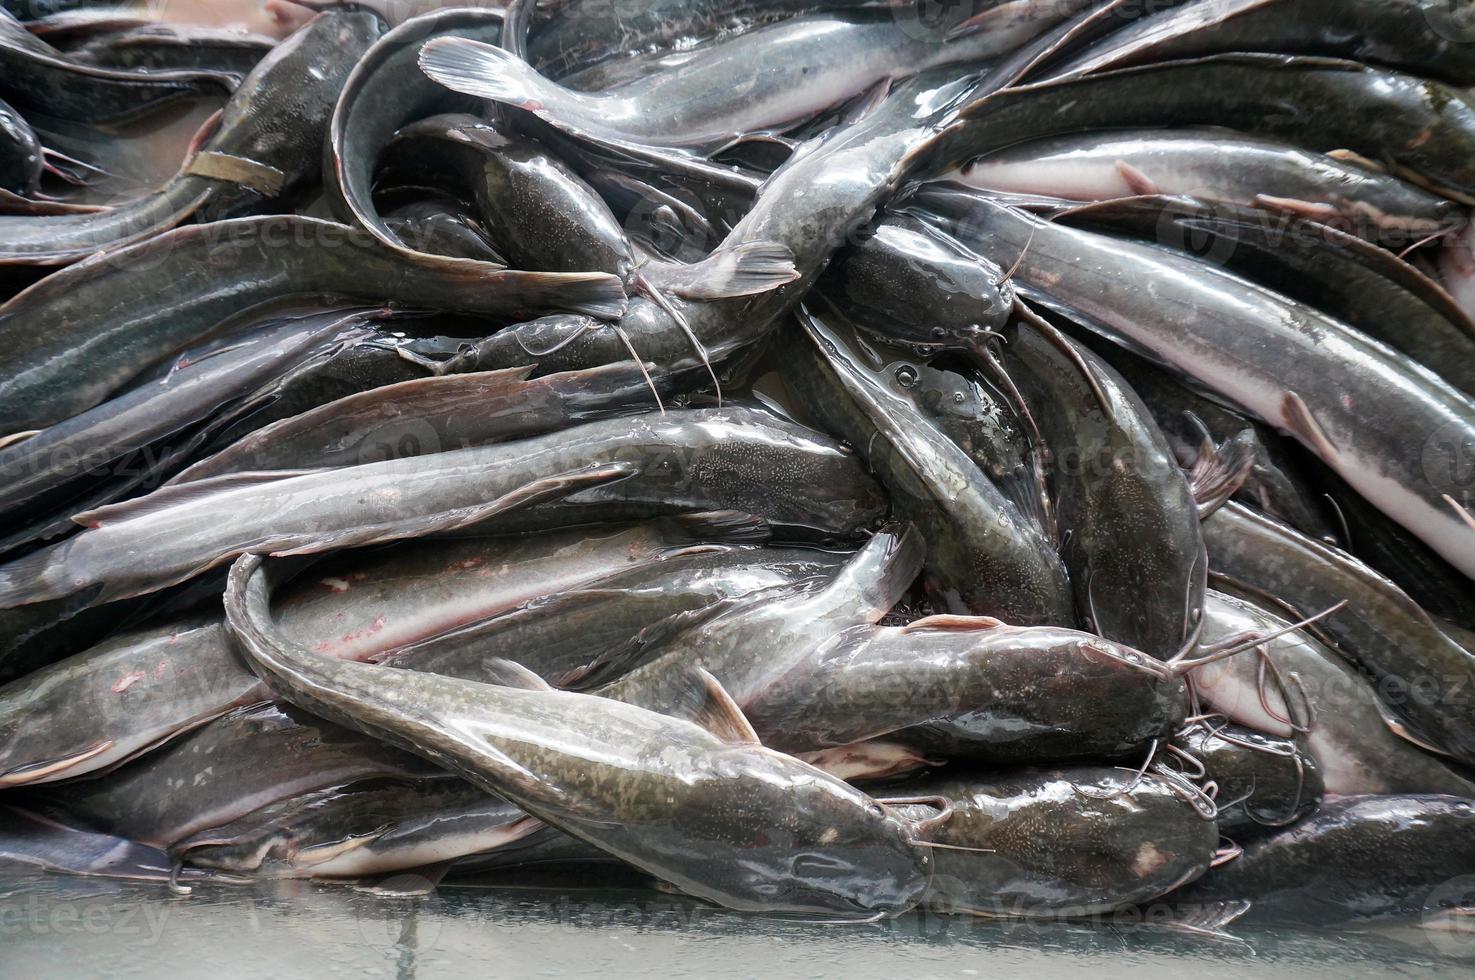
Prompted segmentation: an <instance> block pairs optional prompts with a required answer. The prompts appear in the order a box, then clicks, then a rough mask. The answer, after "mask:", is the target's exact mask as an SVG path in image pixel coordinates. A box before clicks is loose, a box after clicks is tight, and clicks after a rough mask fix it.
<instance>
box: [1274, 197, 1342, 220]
mask: <svg viewBox="0 0 1475 980" xmlns="http://www.w3.org/2000/svg"><path fill="white" fill-rule="evenodd" d="M1253 203H1254V205H1255V207H1257V208H1263V209H1265V210H1266V211H1284V212H1285V213H1286V214H1291V215H1295V216H1296V217H1298V218H1306V219H1307V220H1309V221H1326V220H1328V219H1330V218H1335V217H1336V216H1337V209H1336V208H1334V207H1332V206H1331V205H1330V204H1319V203H1317V202H1316V201H1302V200H1300V199H1299V198H1294V197H1276V196H1275V195H1273V194H1256V195H1255V199H1254V201H1253Z"/></svg>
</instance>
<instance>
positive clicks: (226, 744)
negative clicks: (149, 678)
mask: <svg viewBox="0 0 1475 980" xmlns="http://www.w3.org/2000/svg"><path fill="white" fill-rule="evenodd" d="M268 763H269V764H268ZM439 772H440V770H439V769H438V768H437V767H435V766H432V765H430V764H429V763H427V762H425V761H424V760H423V759H421V758H419V757H418V756H414V755H410V754H409V753H407V752H402V751H400V750H399V749H396V748H392V747H390V746H388V745H385V744H384V743H382V742H379V741H376V740H375V739H372V738H368V737H366V736H364V735H360V734H358V733H357V732H351V731H348V730H346V729H343V728H340V727H338V726H337V725H333V724H329V723H328V722H326V721H322V720H321V719H319V718H316V717H314V716H312V715H309V714H307V713H306V712H304V711H299V710H297V709H296V708H291V707H283V706H281V705H277V704H263V705H257V706H254V707H248V708H241V709H239V710H237V711H233V712H231V713H230V714H228V715H225V716H224V717H222V718H217V719H216V720H215V721H213V722H211V723H210V724H208V725H205V726H204V727H203V728H200V729H199V730H197V731H195V732H192V733H190V734H189V735H186V736H185V737H184V738H180V739H176V740H175V741H174V742H173V743H172V744H170V745H169V746H167V747H165V748H164V749H163V750H161V751H159V752H155V753H153V754H151V755H150V756H148V757H147V758H145V759H140V760H138V761H137V762H134V763H132V764H131V765H128V766H125V767H123V768H122V769H119V770H117V771H116V772H113V773H110V774H109V775H106V776H103V777H101V778H98V779H88V780H82V781H79V782H76V783H72V784H70V785H67V786H59V787H55V788H52V789H49V790H47V791H46V792H45V795H44V797H41V798H42V799H44V800H46V801H47V802H48V803H49V804H50V805H51V806H55V807H59V808H61V809H63V810H65V811H66V812H68V813H70V814H72V815H74V816H75V817H76V818H77V819H79V820H82V821H84V822H85V823H86V824H88V825H89V826H90V827H92V828H93V829H95V830H100V831H104V832H107V833H113V834H117V835H119V836H121V837H125V838H127V839H129V840H133V841H137V842H139V843H142V844H148V845H151V846H154V847H161V848H166V849H167V848H169V847H172V846H173V845H174V844H176V843H178V842H180V841H182V840H186V839H188V838H189V837H191V836H193V835H195V834H198V833H200V832H201V831H203V830H208V829H210V828H211V827H218V826H221V825H222V824H227V823H230V822H231V821H233V820H239V819H240V818H241V817H243V816H245V815H246V814H248V813H252V812H254V811H255V810H258V809H260V808H261V807H263V806H266V805H268V804H270V803H273V802H275V801H277V800H281V799H285V798H288V797H292V796H297V795H299V794H301V793H305V792H310V791H312V790H315V789H324V788H326V787H329V786H338V785H341V784H343V783H346V782H351V781H354V780H358V779H372V778H379V777H401V778H404V777H409V778H415V779H420V778H424V777H427V776H433V775H436V774H437V773H439Z"/></svg>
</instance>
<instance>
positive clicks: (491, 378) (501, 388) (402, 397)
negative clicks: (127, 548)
mask: <svg viewBox="0 0 1475 980" xmlns="http://www.w3.org/2000/svg"><path fill="white" fill-rule="evenodd" d="M528 373H529V369H527V368H512V369H510V370H508V371H501V372H494V373H490V374H462V375H456V374H452V375H445V376H442V377H431V378H417V379H415V380H413V381H404V382H400V383H399V384H395V385H387V386H381V387H377V388H373V389H370V390H368V391H364V392H359V393H358V394H355V395H350V396H348V397H347V398H343V399H339V400H338V401H335V402H330V403H328V404H326V405H323V406H321V407H319V408H316V409H313V410H312V411H309V412H306V413H304V414H302V415H298V416H294V417H293V418H289V419H283V420H281V421H279V422H275V423H273V424H271V425H268V426H265V427H263V428H261V429H258V430H257V431H255V432H253V433H251V434H250V435H248V436H246V437H244V438H242V439H240V440H238V441H236V442H233V443H232V444H231V445H230V446H228V447H227V448H226V449H224V450H222V451H221V452H219V453H217V454H215V455H214V456H211V457H210V458H209V459H204V460H201V461H200V462H199V463H196V464H195V465H193V466H191V467H190V468H189V469H187V470H185V471H184V472H183V473H181V474H179V476H177V477H176V478H175V479H174V480H172V481H171V482H172V483H189V482H192V481H195V480H202V479H208V478H210V477H216V476H222V475H224V474H227V473H243V472H250V471H253V470H254V471H257V472H260V471H266V470H302V469H314V468H317V467H323V466H354V465H357V464H359V463H365V462H370V461H375V460H385V459H406V458H409V457H412V456H423V455H427V454H430V453H437V452H445V451H447V450H452V449H465V448H467V447H469V446H482V445H488V444H491V443H498V442H510V441H512V440H515V439H525V438H527V437H528V436H535V435H542V434H544V433H546V432H554V431H557V430H559V429H565V428H569V427H571V426H574V425H577V424H578V423H580V422H588V421H593V420H595V419H600V418H608V417H611V416H617V415H630V414H636V413H638V412H642V411H646V410H648V409H649V407H650V393H649V391H648V390H647V389H646V387H645V382H644V378H643V376H642V375H641V373H640V370H639V368H638V367H637V366H635V365H633V364H611V365H606V366H603V367H598V368H591V369H589V370H588V371H579V372H573V373H569V374H556V375H547V376H545V377H543V378H540V379H538V380H536V381H529V380H528V379H527V375H528ZM0 459H3V456H0Z"/></svg>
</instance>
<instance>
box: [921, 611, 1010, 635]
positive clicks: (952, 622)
mask: <svg viewBox="0 0 1475 980" xmlns="http://www.w3.org/2000/svg"><path fill="white" fill-rule="evenodd" d="M1006 625H1008V624H1007V623H1005V622H1004V621H1003V620H1001V619H995V618H994V617H992V616H953V615H947V614H944V615H941V616H927V617H925V618H923V619H919V620H917V621H916V622H913V623H908V624H906V625H905V626H903V627H902V628H901V631H902V632H903V633H920V632H922V631H924V630H945V631H947V632H956V633H961V632H968V631H972V630H992V629H998V628H999V627H1001V626H1006Z"/></svg>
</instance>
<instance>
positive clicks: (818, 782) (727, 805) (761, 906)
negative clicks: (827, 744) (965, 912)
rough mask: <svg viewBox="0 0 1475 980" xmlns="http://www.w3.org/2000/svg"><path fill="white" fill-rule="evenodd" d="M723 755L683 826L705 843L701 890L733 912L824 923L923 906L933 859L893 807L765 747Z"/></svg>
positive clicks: (696, 871)
mask: <svg viewBox="0 0 1475 980" xmlns="http://www.w3.org/2000/svg"><path fill="white" fill-rule="evenodd" d="M722 755H723V756H724V758H722V759H720V760H717V761H714V763H713V765H712V767H711V769H709V775H710V779H707V780H704V781H705V782H707V783H708V784H709V791H707V792H703V793H702V799H701V800H700V806H699V807H695V808H693V809H692V810H690V811H689V812H688V813H687V814H685V815H684V816H683V818H682V819H681V820H680V821H679V823H680V824H681V827H682V830H683V835H684V836H687V837H688V838H690V837H692V836H699V837H701V838H703V839H705V840H706V842H707V843H706V844H704V845H703V847H702V848H701V851H700V853H696V852H692V853H691V857H692V858H693V859H696V860H699V862H700V865H699V867H696V868H693V869H691V870H692V871H693V874H692V877H696V878H699V880H700V884H701V885H702V888H701V889H700V890H696V893H698V894H701V893H702V892H705V893H706V897H715V898H717V900H719V901H720V902H721V903H722V904H724V905H726V906H727V907H729V908H737V909H744V910H749V911H754V912H769V913H772V912H784V913H788V914H797V915H803V916H810V915H813V916H818V917H822V918H824V919H827V920H828V919H837V918H838V919H845V920H864V919H873V918H881V917H886V916H891V915H898V914H900V913H902V912H905V911H907V910H908V909H910V908H912V907H913V906H915V905H916V904H917V903H918V902H919V901H921V899H922V897H923V895H924V894H925V893H926V890H927V885H928V882H929V881H930V878H931V871H932V858H931V854H930V853H929V852H928V850H927V849H926V848H924V847H918V846H915V845H914V844H913V836H912V827H911V826H910V825H909V824H908V823H906V822H905V821H903V820H902V819H901V818H900V817H898V816H897V815H896V814H894V813H893V812H892V811H891V810H890V808H888V807H885V806H882V805H881V804H879V803H877V802H876V801H875V800H873V799H871V798H870V797H869V796H866V795H865V794H864V793H862V792H860V791H859V790H857V789H855V788H854V787H852V786H850V785H849V784H847V783H845V782H843V781H841V780H839V779H836V778H835V777H833V776H831V775H829V774H828V773H824V772H821V771H820V770H818V769H815V768H812V767H811V766H808V765H806V764H804V763H802V762H799V761H798V760H796V759H794V758H792V757H790V756H786V755H781V754H779V753H777V752H773V751H770V750H768V749H765V748H761V747H758V746H745V747H742V748H736V747H734V748H732V749H730V750H729V751H728V752H726V753H723V754H722ZM713 793H720V794H721V795H722V799H721V801H720V802H715V798H714V797H713V795H712V794H713ZM698 824H702V825H704V826H702V827H700V828H699V827H698ZM719 868H720V869H721V873H720V874H718V873H716V872H717V870H718V869H719Z"/></svg>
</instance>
